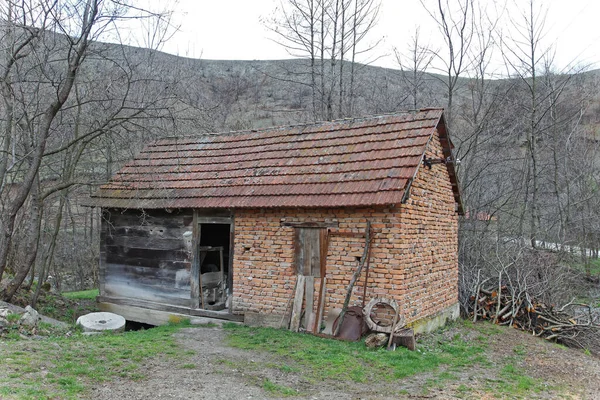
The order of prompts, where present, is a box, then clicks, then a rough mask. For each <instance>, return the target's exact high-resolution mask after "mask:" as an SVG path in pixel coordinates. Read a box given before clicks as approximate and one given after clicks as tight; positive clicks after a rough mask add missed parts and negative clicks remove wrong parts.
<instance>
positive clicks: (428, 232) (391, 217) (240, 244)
mask: <svg viewBox="0 0 600 400" xmlns="http://www.w3.org/2000/svg"><path fill="white" fill-rule="evenodd" d="M426 154H427V157H429V158H443V154H442V150H441V145H440V143H439V140H438V139H437V136H434V138H433V140H432V141H431V143H430V144H429V146H428V149H427V152H426ZM367 219H369V220H370V221H371V227H372V229H373V231H374V235H373V242H372V251H371V259H370V265H371V270H370V273H369V281H368V283H367V299H366V301H368V300H369V299H371V298H372V297H375V296H385V297H393V298H395V299H396V301H398V303H399V304H400V305H401V307H402V313H403V314H404V316H405V318H406V320H407V322H411V321H415V320H418V319H421V318H423V317H426V316H429V315H432V314H435V313H436V312H438V311H441V310H443V309H445V308H447V307H449V306H451V305H453V304H455V303H456V302H457V301H458V264H457V263H458V259H457V251H458V239H457V237H458V236H457V234H458V218H457V215H456V213H455V206H454V197H453V193H452V188H451V185H450V180H449V178H448V173H447V170H446V166H445V165H443V164H435V165H433V166H432V168H431V169H428V168H426V167H424V166H422V167H421V168H420V170H419V173H418V175H417V177H416V179H415V181H414V182H413V184H412V187H411V190H410V196H409V198H408V200H407V202H406V203H405V204H398V205H396V206H395V207H373V208H352V209H350V208H346V209H341V208H340V209H337V208H336V209H260V210H258V209H256V210H238V211H236V213H235V243H234V265H233V268H234V284H233V295H234V297H233V312H234V313H239V312H244V311H255V312H262V313H272V314H284V313H285V312H289V311H290V307H291V301H292V300H293V295H294V285H295V281H296V267H295V265H294V243H293V240H294V239H293V238H294V234H293V231H294V228H291V227H283V226H281V224H282V222H307V221H318V222H337V223H338V226H339V227H338V228H332V232H331V234H330V243H329V249H328V253H327V275H326V276H327V296H326V297H327V300H326V303H325V309H326V310H328V309H331V308H341V306H342V303H343V300H344V297H345V295H346V289H347V285H348V282H349V281H350V277H351V275H352V273H353V272H354V271H355V270H356V267H357V266H358V258H360V256H361V255H362V253H363V249H364V243H365V239H364V238H361V237H340V236H335V233H336V232H355V233H364V231H365V228H366V222H367ZM364 276H365V274H364V272H363V274H362V275H361V279H360V280H359V281H358V282H357V284H356V286H355V288H354V293H353V296H352V301H351V305H353V304H356V305H360V304H361V302H362V294H363V289H364ZM318 281H319V279H315V286H316V288H315V291H316V293H315V303H316V299H317V293H318V284H317V282H318ZM315 306H316V305H315Z"/></svg>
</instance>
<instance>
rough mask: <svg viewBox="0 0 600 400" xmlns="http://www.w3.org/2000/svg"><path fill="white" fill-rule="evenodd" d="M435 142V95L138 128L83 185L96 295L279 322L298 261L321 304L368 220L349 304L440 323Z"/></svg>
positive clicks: (446, 309) (452, 294)
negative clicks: (93, 217) (373, 105)
mask: <svg viewBox="0 0 600 400" xmlns="http://www.w3.org/2000/svg"><path fill="white" fill-rule="evenodd" d="M451 146H452V145H451V142H450V139H449V138H448V133H447V131H446V127H445V124H444V117H443V110H441V109H426V110H419V111H411V112H406V113H399V114H394V115H384V116H376V117H369V118H358V119H346V120H341V121H334V122H322V123H316V124H310V125H301V126H292V127H279V128H270V129H264V130H259V131H242V132H232V133H223V134H208V135H199V136H194V137H181V138H172V139H165V140H160V141H158V142H155V143H152V144H150V145H149V146H147V147H146V148H145V149H144V150H143V151H142V152H141V153H140V154H139V155H138V156H137V157H136V158H135V159H134V160H132V161H131V162H130V163H128V164H127V165H126V166H125V167H124V168H123V169H122V170H121V171H119V172H118V173H117V174H116V175H115V176H114V177H113V179H112V180H111V181H110V182H108V183H107V184H105V185H104V186H102V187H101V188H100V189H99V190H98V191H97V193H95V194H94V195H93V196H92V199H91V205H93V206H98V207H101V208H102V215H103V218H102V226H101V235H100V240H101V244H100V246H101V252H100V296H99V302H100V307H101V308H102V309H104V310H107V311H113V312H117V313H120V314H121V315H124V316H125V317H126V318H127V319H131V320H138V321H142V322H151V323H156V322H163V321H165V320H166V319H167V318H168V316H169V315H171V314H184V315H191V316H211V317H218V318H225V319H233V320H242V319H243V316H244V315H246V316H248V315H259V316H260V315H262V316H270V317H273V318H271V320H279V319H280V320H281V321H289V315H290V313H291V304H292V300H293V298H294V292H295V285H296V282H297V279H298V278H297V276H298V275H302V276H306V277H308V278H309V279H310V281H311V286H310V291H311V292H312V291H314V298H315V299H316V298H320V297H322V299H323V301H322V306H321V307H322V308H323V309H324V313H325V314H327V313H328V312H329V311H330V310H333V309H335V308H340V307H341V305H342V303H343V301H344V297H345V296H346V291H347V288H348V283H349V281H350V278H351V276H352V274H353V273H354V271H355V270H356V268H357V266H358V264H359V262H360V261H361V257H362V256H363V254H364V253H365V242H366V241H365V236H366V226H367V221H369V222H370V226H371V233H372V234H371V237H372V241H371V246H370V251H369V252H368V253H369V257H368V264H369V276H368V279H367V280H366V279H365V278H366V273H362V274H361V276H360V278H359V279H358V281H357V283H356V285H355V286H354V290H353V295H352V303H351V304H354V303H355V304H361V303H362V302H363V296H365V294H366V299H365V300H367V301H368V300H369V299H370V298H373V297H386V298H393V299H395V300H396V301H397V302H398V304H399V305H400V309H401V313H402V314H403V316H404V317H405V319H406V321H407V322H408V323H410V324H412V325H413V326H414V327H415V329H416V330H417V331H422V330H427V329H428V328H430V327H431V324H430V322H431V321H437V322H438V323H443V321H445V319H446V318H447V317H450V316H452V317H455V316H456V315H457V313H458V288H457V286H458V264H457V247H458V243H457V230H458V214H460V213H462V206H461V200H460V193H459V189H458V184H457V180H456V175H455V170H454V163H453V157H452V153H451ZM365 280H366V282H365ZM313 285H314V286H313ZM321 285H324V286H323V288H324V290H323V291H322V292H323V295H321V287H320V286H321ZM365 286H366V288H365ZM365 289H366V290H365ZM308 291H309V289H307V292H308ZM307 295H310V297H311V298H312V297H313V296H312V293H307ZM311 303H312V301H311ZM317 303H318V302H317V301H315V302H314V304H313V305H312V306H310V307H308V308H310V310H307V311H314V312H318V310H317V307H318V304H317ZM266 320H268V318H267V319H266Z"/></svg>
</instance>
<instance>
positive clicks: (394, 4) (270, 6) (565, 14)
mask: <svg viewBox="0 0 600 400" xmlns="http://www.w3.org/2000/svg"><path fill="white" fill-rule="evenodd" d="M426 1H430V0H426ZM482 1H483V4H486V3H487V4H488V5H490V4H492V1H491V0H482ZM279 3H280V1H279V0H218V1H217V0H179V4H178V7H177V15H176V20H177V21H178V22H179V24H180V25H181V28H180V31H179V32H178V33H176V34H175V36H174V37H173V38H172V39H171V40H170V41H169V42H168V43H167V44H166V45H165V46H164V47H163V49H162V50H163V51H166V52H169V53H173V54H177V55H181V56H186V57H192V58H204V59H239V60H255V59H256V60H264V59H283V58H290V57H291V56H290V55H289V54H288V53H287V52H286V50H285V49H284V48H282V47H281V46H280V45H278V44H276V43H274V42H273V41H272V40H270V39H269V38H272V37H273V36H272V34H270V33H269V31H268V29H266V28H265V26H264V24H262V23H261V19H264V18H268V17H269V16H270V15H272V14H273V12H274V10H275V8H276V7H277V5H278V4H279ZM524 3H526V1H524V0H508V12H505V13H504V18H512V19H516V18H522V17H521V16H520V13H519V11H518V10H517V8H518V6H517V4H518V5H519V6H520V5H523V4H524ZM537 3H538V4H539V5H540V6H541V7H546V8H547V12H548V13H547V17H546V23H545V28H546V32H547V34H546V36H545V41H546V43H545V45H550V44H553V45H554V46H555V51H556V56H555V64H556V65H557V67H559V68H561V69H562V68H565V67H566V66H568V65H569V64H572V63H573V62H577V63H579V64H593V65H592V68H600V29H599V28H598V18H599V17H600V0H543V1H538V2H537ZM508 24H509V22H508V21H507V20H505V21H504V22H503V25H505V26H506V25H508ZM417 26H419V27H420V31H421V38H422V39H423V40H424V41H426V42H429V44H430V45H431V46H433V47H440V46H441V42H440V40H439V34H438V31H437V28H436V26H435V24H434V23H433V21H432V19H431V17H430V16H429V15H428V14H427V13H426V12H425V11H424V9H423V7H422V6H421V3H420V1H419V0H382V6H381V11H380V14H379V22H378V25H377V27H376V29H375V30H373V32H372V35H371V40H376V39H378V38H381V37H383V38H384V41H383V43H382V44H381V45H380V46H379V47H378V48H377V49H376V50H375V53H377V55H378V56H381V58H379V59H378V60H377V61H375V62H374V64H375V65H380V66H385V67H392V68H395V67H397V64H396V61H395V58H394V57H393V56H392V54H393V48H394V47H397V48H399V49H405V48H407V44H408V43H409V41H410V39H411V36H412V35H414V32H415V28H416V27H417ZM373 55H375V54H374V53H373Z"/></svg>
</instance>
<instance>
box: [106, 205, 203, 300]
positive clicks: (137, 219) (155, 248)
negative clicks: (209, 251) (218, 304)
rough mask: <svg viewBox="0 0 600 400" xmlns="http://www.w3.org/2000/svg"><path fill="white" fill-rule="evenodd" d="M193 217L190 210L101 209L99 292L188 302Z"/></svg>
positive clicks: (122, 296) (126, 296) (108, 294)
mask: <svg viewBox="0 0 600 400" xmlns="http://www.w3.org/2000/svg"><path fill="white" fill-rule="evenodd" d="M192 220H193V215H192V210H183V211H181V210H180V211H172V212H167V211H162V210H146V211H145V212H142V211H139V210H116V209H108V210H107V209H105V210H103V214H102V226H101V233H100V235H101V237H100V243H101V244H100V246H101V247H100V295H101V296H107V297H118V298H132V299H139V300H147V301H155V302H159V303H165V304H172V305H180V306H189V305H190V268H191V259H192Z"/></svg>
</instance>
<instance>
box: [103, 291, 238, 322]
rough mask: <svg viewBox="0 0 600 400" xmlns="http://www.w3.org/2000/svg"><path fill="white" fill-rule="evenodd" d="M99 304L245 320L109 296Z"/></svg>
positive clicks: (224, 314) (203, 311)
mask: <svg viewBox="0 0 600 400" xmlns="http://www.w3.org/2000/svg"><path fill="white" fill-rule="evenodd" d="M96 299H97V302H98V303H110V304H116V305H123V306H132V307H140V308H147V309H149V310H157V311H164V312H174V313H179V314H186V315H192V316H196V317H209V318H218V319H224V320H227V321H238V322H242V321H243V320H244V316H243V315H237V314H231V313H229V312H223V311H221V312H219V311H210V310H199V309H196V310H194V309H190V308H188V307H182V306H173V305H169V304H162V303H154V302H152V301H146V300H137V299H126V298H118V297H107V296H98V297H97V298H96Z"/></svg>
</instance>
